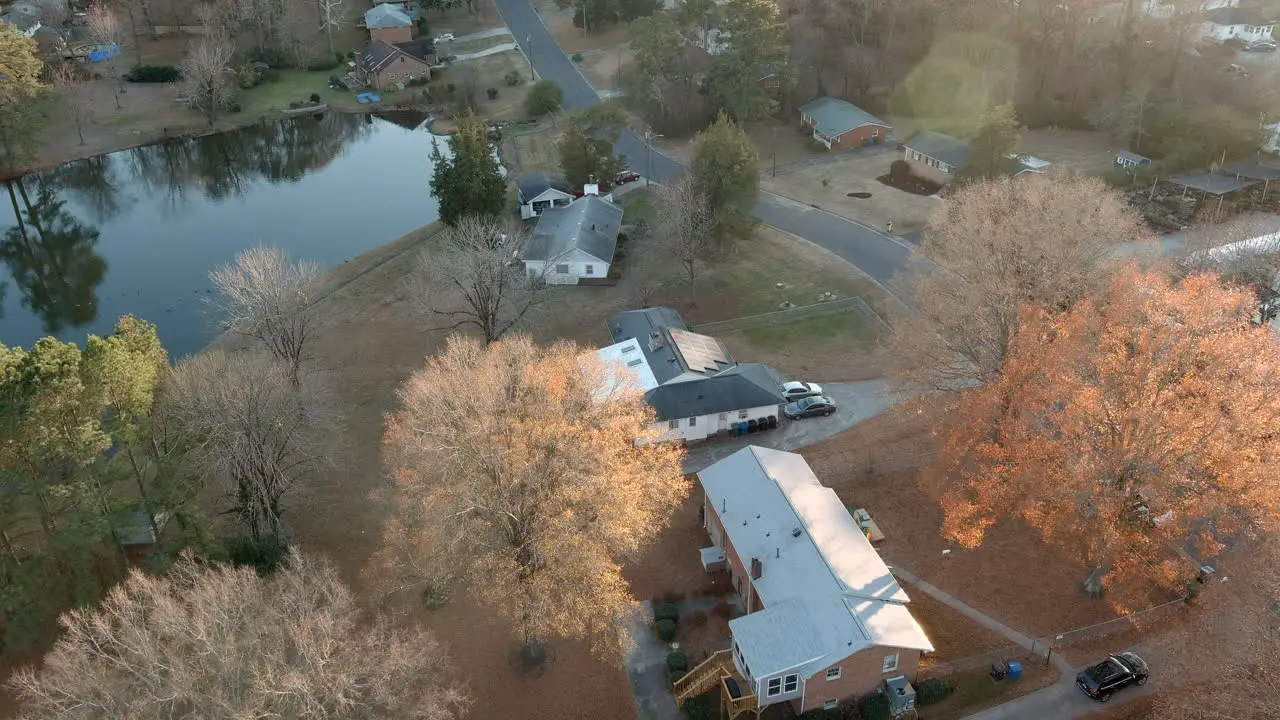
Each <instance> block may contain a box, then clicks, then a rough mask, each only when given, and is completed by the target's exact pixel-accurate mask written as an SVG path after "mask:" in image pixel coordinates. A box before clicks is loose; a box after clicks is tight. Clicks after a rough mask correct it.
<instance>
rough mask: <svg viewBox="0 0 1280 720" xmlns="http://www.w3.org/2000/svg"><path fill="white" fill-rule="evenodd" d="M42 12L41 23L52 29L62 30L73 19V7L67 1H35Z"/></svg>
mask: <svg viewBox="0 0 1280 720" xmlns="http://www.w3.org/2000/svg"><path fill="white" fill-rule="evenodd" d="M35 5H36V8H37V9H38V10H39V11H40V22H41V24H43V25H46V26H48V27H51V28H60V27H62V26H63V25H66V24H67V20H70V19H71V6H70V5H68V4H67V0H35Z"/></svg>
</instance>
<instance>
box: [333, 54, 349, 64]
mask: <svg viewBox="0 0 1280 720" xmlns="http://www.w3.org/2000/svg"><path fill="white" fill-rule="evenodd" d="M333 61H334V62H335V63H337V64H339V65H341V64H342V63H344V62H346V61H347V56H346V55H343V54H342V53H340V52H336V53H334V54H333Z"/></svg>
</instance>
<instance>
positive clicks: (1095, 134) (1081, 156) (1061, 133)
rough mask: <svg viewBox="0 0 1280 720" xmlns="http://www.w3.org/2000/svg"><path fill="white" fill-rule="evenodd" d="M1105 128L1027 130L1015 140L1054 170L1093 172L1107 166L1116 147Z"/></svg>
mask: <svg viewBox="0 0 1280 720" xmlns="http://www.w3.org/2000/svg"><path fill="white" fill-rule="evenodd" d="M1120 149H1122V148H1120V147H1119V146H1118V145H1116V143H1115V141H1113V140H1112V139H1111V138H1110V136H1108V135H1107V133H1105V132H1099V131H1096V130H1062V129H1059V130H1057V131H1050V130H1049V128H1038V129H1036V130H1029V131H1027V132H1025V133H1023V134H1022V139H1021V140H1019V141H1018V150H1019V151H1021V152H1025V153H1028V154H1030V155H1035V156H1036V157H1040V158H1044V159H1045V160H1049V161H1051V162H1052V163H1053V168H1052V169H1054V170H1056V171H1059V172H1063V171H1067V172H1078V173H1086V174H1090V175H1096V174H1100V173H1103V172H1105V171H1107V170H1109V169H1110V168H1111V167H1112V165H1113V163H1114V162H1115V154H1116V151H1117V150H1120Z"/></svg>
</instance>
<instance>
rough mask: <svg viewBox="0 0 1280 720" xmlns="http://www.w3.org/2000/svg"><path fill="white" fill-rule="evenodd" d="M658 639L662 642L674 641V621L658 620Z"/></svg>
mask: <svg viewBox="0 0 1280 720" xmlns="http://www.w3.org/2000/svg"><path fill="white" fill-rule="evenodd" d="M657 627H658V639H659V640H661V641H662V642H671V641H672V640H675V639H676V621H675V620H659V621H658V623H657Z"/></svg>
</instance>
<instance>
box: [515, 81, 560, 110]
mask: <svg viewBox="0 0 1280 720" xmlns="http://www.w3.org/2000/svg"><path fill="white" fill-rule="evenodd" d="M562 102H564V90H563V89H562V88H561V87H560V86H559V85H557V84H556V82H555V81H554V80H539V81H538V82H536V83H534V84H533V87H531V88H529V94H528V95H526V96H525V98H524V112H525V114H526V115H528V116H529V117H531V118H540V117H542V116H543V115H546V114H547V113H550V112H555V110H556V108H558V107H560V103H562Z"/></svg>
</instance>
